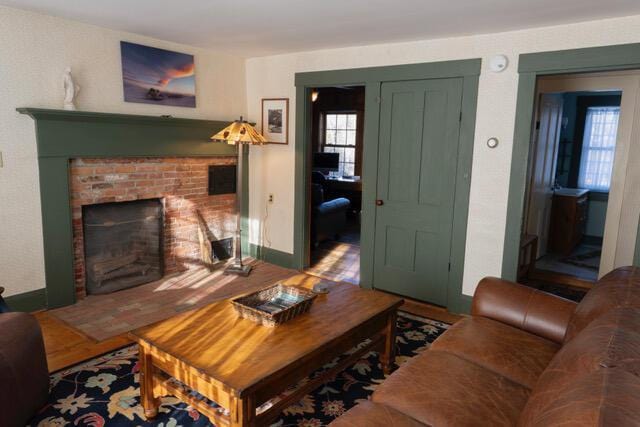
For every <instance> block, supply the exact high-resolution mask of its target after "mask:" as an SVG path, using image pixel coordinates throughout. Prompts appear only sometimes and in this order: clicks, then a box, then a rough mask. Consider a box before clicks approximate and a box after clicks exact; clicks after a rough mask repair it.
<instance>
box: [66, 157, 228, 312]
mask: <svg viewBox="0 0 640 427" xmlns="http://www.w3.org/2000/svg"><path fill="white" fill-rule="evenodd" d="M235 163H236V159H235V158H233V157H193V158H176V157H166V158H151V157H143V158H106V159H73V160H71V167H70V171H71V186H70V191H71V206H72V210H73V245H74V268H75V271H74V273H75V284H76V296H77V297H78V299H82V298H84V297H85V296H86V292H85V267H84V247H83V233H82V206H83V205H90V204H97V203H110V202H125V201H132V200H142V199H153V198H160V199H161V200H162V201H163V203H164V215H165V223H164V236H163V237H164V272H165V274H172V273H175V272H179V271H184V270H188V269H190V268H193V267H197V266H202V261H201V254H200V245H199V239H198V213H199V214H200V215H201V216H202V218H203V219H204V221H205V223H206V224H207V227H208V229H209V231H210V233H211V235H212V236H214V237H215V238H217V239H222V238H227V237H231V236H232V235H233V231H234V229H235V195H219V196H209V195H208V190H207V183H208V168H209V166H210V165H229V164H235Z"/></svg>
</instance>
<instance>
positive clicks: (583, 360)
mask: <svg viewBox="0 0 640 427" xmlns="http://www.w3.org/2000/svg"><path fill="white" fill-rule="evenodd" d="M614 370H615V372H613V371H614ZM600 371H611V372H600ZM624 373H627V374H630V375H632V376H634V377H636V380H635V381H634V380H633V378H630V377H627V375H626V374H624ZM639 375H640V309H635V308H618V309H614V310H611V311H609V312H608V313H606V314H604V315H602V316H600V317H599V318H597V319H596V320H594V321H593V322H591V323H590V324H589V325H588V326H587V327H586V328H584V329H583V330H582V332H580V333H579V334H578V335H577V336H576V337H575V338H574V339H573V340H571V342H569V343H567V344H566V345H565V346H564V347H563V348H562V349H561V350H560V351H559V352H558V354H556V356H555V357H554V358H553V360H552V361H551V363H549V366H548V368H547V369H546V370H545V371H544V373H543V374H542V375H541V376H540V379H539V380H538V383H537V384H536V386H535V388H534V390H533V392H532V394H531V397H530V399H529V401H528V402H527V405H526V407H525V410H524V411H523V414H522V420H527V423H524V424H525V425H536V424H528V423H529V420H545V419H546V417H547V416H548V414H550V413H555V414H557V415H556V416H558V417H559V416H560V414H563V413H564V412H563V410H561V409H562V408H561V407H559V406H558V399H559V398H562V399H565V400H566V399H569V396H571V398H573V399H577V398H580V399H581V400H583V401H587V402H591V404H593V405H594V406H595V408H591V409H590V410H589V413H591V414H592V415H593V414H596V415H597V414H599V415H598V416H604V412H603V413H602V414H600V413H599V412H597V411H598V410H597V408H598V405H601V407H600V409H599V410H602V411H605V412H606V411H607V410H608V409H607V408H610V407H611V405H614V406H615V405H618V404H619V405H620V409H622V410H624V408H626V407H627V406H626V405H627V404H629V402H627V401H625V400H624V399H623V400H620V396H618V395H615V394H611V393H612V390H611V388H610V387H611V384H608V383H607V381H609V380H611V381H614V382H616V384H618V385H619V386H622V384H626V385H625V387H630V388H629V389H628V390H626V392H627V393H638V391H640V390H638V389H637V387H640V378H638V376H639ZM599 399H602V403H601V404H600V403H598V402H599ZM585 405H586V403H585ZM635 405H636V407H635V409H636V412H637V408H638V407H640V396H638V400H636V403H635ZM587 406H588V405H587ZM572 407H575V408H581V406H576V405H572ZM594 411H595V412H594ZM523 422H524V421H523ZM536 423H538V421H536ZM538 424H539V425H543V424H540V423H538Z"/></svg>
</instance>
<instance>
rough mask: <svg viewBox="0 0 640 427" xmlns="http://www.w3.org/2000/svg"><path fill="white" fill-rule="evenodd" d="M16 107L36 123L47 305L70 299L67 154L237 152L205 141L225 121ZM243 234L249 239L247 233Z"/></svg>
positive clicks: (72, 296) (245, 211) (72, 299)
mask: <svg viewBox="0 0 640 427" xmlns="http://www.w3.org/2000/svg"><path fill="white" fill-rule="evenodd" d="M18 111H19V112H20V113H22V114H26V115H29V116H30V117H32V118H33V119H34V120H35V125H36V143H37V147H38V164H39V173H40V201H41V209H42V228H43V230H42V232H43V243H44V263H45V279H46V290H47V292H46V295H47V307H48V308H57V307H63V306H65V305H69V304H73V303H74V302H75V284H74V272H73V228H72V221H71V201H70V194H69V161H70V159H72V158H78V157H94V158H95V157H196V156H233V157H235V156H237V154H236V153H237V151H236V147H235V146H231V145H227V144H222V143H212V142H211V141H210V140H209V137H210V136H211V135H212V134H214V133H216V132H217V131H219V130H221V129H223V128H224V127H225V126H226V125H227V124H228V123H227V122H222V121H212V120H193V119H178V118H162V117H152V116H138V115H129V114H106V113H92V112H83V111H65V110H48V109H37V108H20V109H18ZM247 151H248V150H247ZM246 156H247V157H245V162H246V161H248V154H247V155H246ZM245 165H246V163H245ZM245 171H246V172H245V173H248V168H245ZM245 178H246V179H245V180H244V183H246V185H245V186H243V189H242V190H243V191H244V192H245V195H244V200H246V201H247V203H245V204H244V205H245V206H243V210H242V212H241V214H242V216H243V223H244V227H243V228H244V230H247V231H248V227H247V225H248V219H247V216H248V198H247V192H248V175H245ZM244 238H245V242H248V236H247V234H245V236H244ZM243 247H244V248H245V250H248V246H243Z"/></svg>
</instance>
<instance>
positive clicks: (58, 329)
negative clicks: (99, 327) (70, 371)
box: [34, 311, 131, 372]
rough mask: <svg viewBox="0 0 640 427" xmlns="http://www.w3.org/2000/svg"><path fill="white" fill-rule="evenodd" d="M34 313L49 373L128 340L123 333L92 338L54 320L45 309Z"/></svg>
mask: <svg viewBox="0 0 640 427" xmlns="http://www.w3.org/2000/svg"><path fill="white" fill-rule="evenodd" d="M34 314H35V316H36V319H38V322H40V327H41V328H42V335H43V336H44V347H45V350H46V352H47V363H48V365H49V372H55V371H58V370H60V369H63V368H66V367H68V366H72V365H75V364H76V363H79V362H82V361H84V360H87V359H91V358H92V357H96V356H99V355H101V354H104V353H107V352H109V351H112V350H115V349H118V348H120V347H123V346H125V345H127V344H130V343H131V341H130V340H129V339H128V338H127V336H126V334H120V335H118V336H116V337H113V338H110V339H107V340H104V341H95V340H93V339H91V338H89V337H87V336H85V335H83V334H82V333H80V332H79V331H78V330H77V329H74V328H72V327H70V326H68V325H66V324H65V323H63V322H62V321H60V320H58V319H56V318H55V317H54V316H52V315H51V314H50V313H49V312H48V311H40V312H38V313H34Z"/></svg>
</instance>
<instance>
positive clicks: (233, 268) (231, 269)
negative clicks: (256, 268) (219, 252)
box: [224, 263, 253, 277]
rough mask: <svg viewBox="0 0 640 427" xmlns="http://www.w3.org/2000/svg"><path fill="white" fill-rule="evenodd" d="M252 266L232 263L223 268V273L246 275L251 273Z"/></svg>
mask: <svg viewBox="0 0 640 427" xmlns="http://www.w3.org/2000/svg"><path fill="white" fill-rule="evenodd" d="M252 268H253V267H251V266H250V265H243V264H236V263H233V264H231V265H230V266H228V267H227V268H225V269H224V274H235V275H237V276H243V277H247V276H248V275H249V273H251V269H252Z"/></svg>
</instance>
